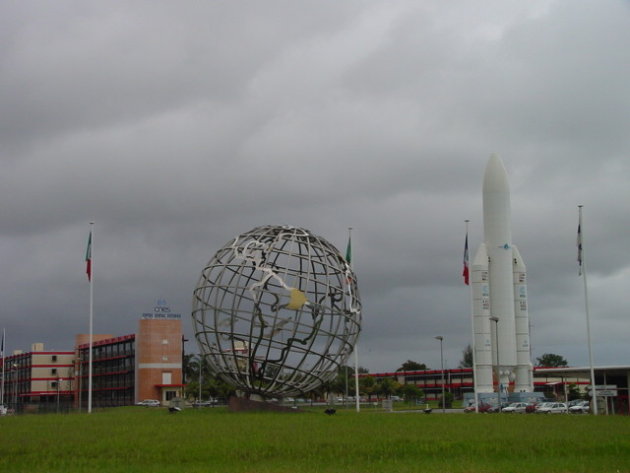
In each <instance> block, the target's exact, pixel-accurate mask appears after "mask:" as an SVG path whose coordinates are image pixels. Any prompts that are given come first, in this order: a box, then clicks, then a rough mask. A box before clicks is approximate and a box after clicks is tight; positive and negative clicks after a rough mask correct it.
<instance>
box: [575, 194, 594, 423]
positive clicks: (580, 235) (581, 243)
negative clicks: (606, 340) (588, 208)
mask: <svg viewBox="0 0 630 473" xmlns="http://www.w3.org/2000/svg"><path fill="white" fill-rule="evenodd" d="M582 207H583V206H582V205H578V209H579V211H578V213H579V218H580V219H579V228H578V247H579V249H578V251H579V252H580V256H581V264H582V276H583V278H584V310H585V312H586V338H587V339H588V363H589V366H590V371H591V395H592V396H593V414H594V415H597V388H596V387H595V368H593V346H592V344H591V321H590V315H589V307H588V285H587V284H586V261H585V258H584V231H583V230H582Z"/></svg>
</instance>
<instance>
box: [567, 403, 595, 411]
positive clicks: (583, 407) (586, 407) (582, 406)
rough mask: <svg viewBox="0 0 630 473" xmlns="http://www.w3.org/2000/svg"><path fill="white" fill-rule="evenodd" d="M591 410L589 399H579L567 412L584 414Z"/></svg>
mask: <svg viewBox="0 0 630 473" xmlns="http://www.w3.org/2000/svg"><path fill="white" fill-rule="evenodd" d="M590 411H591V403H590V402H589V401H580V402H578V403H577V404H574V405H573V406H571V407H569V412H571V413H573V414H586V413H587V412H590Z"/></svg>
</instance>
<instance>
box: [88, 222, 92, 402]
mask: <svg viewBox="0 0 630 473" xmlns="http://www.w3.org/2000/svg"><path fill="white" fill-rule="evenodd" d="M93 247H94V222H90V263H89V264H90V273H89V276H90V335H89V336H90V341H89V354H88V408H87V412H88V414H91V413H92V345H93V341H92V339H93V338H94V337H93V331H94V330H93V319H94V251H93V250H94V248H93Z"/></svg>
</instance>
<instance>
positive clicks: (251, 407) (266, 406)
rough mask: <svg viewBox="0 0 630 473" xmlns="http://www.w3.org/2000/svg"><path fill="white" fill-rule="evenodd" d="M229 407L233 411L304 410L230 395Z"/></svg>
mask: <svg viewBox="0 0 630 473" xmlns="http://www.w3.org/2000/svg"><path fill="white" fill-rule="evenodd" d="M228 409H229V410H230V411H232V412H247V411H273V412H304V411H301V410H300V409H298V408H297V407H288V406H279V405H278V404H273V403H270V402H265V401H255V400H253V399H246V398H244V397H236V396H230V399H229V400H228Z"/></svg>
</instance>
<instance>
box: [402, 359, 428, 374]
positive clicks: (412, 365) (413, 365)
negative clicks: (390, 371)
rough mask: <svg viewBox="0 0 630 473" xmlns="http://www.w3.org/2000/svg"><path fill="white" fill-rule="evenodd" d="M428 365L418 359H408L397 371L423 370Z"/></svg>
mask: <svg viewBox="0 0 630 473" xmlns="http://www.w3.org/2000/svg"><path fill="white" fill-rule="evenodd" d="M426 369H427V365H425V364H424V363H418V362H417V361H412V360H407V361H405V362H404V363H403V364H402V365H401V367H400V368H398V369H397V370H396V371H397V372H398V371H421V370H426Z"/></svg>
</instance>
